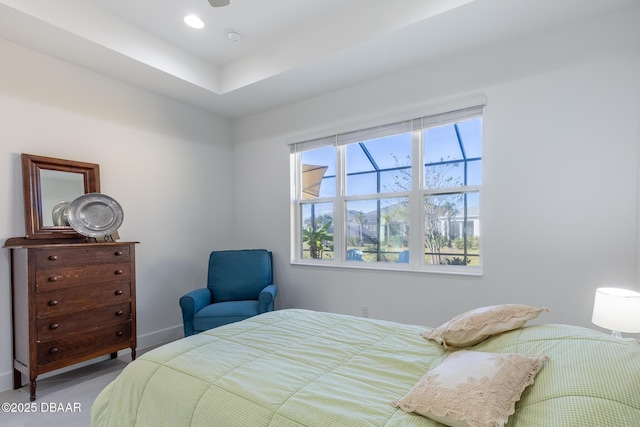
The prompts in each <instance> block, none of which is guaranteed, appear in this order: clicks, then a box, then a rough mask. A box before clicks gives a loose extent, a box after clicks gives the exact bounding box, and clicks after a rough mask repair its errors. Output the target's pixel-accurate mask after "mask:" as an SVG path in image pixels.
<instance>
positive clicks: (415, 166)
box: [409, 130, 424, 268]
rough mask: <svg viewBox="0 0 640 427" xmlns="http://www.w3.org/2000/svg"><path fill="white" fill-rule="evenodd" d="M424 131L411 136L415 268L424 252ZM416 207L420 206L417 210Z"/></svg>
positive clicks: (411, 225)
mask: <svg viewBox="0 0 640 427" xmlns="http://www.w3.org/2000/svg"><path fill="white" fill-rule="evenodd" d="M422 144H423V142H422V131H421V130H414V131H413V132H412V134H411V150H412V153H411V166H412V174H411V177H412V179H411V194H410V195H409V207H410V209H409V254H410V255H409V265H411V266H412V267H413V268H416V267H419V266H421V265H422V262H423V261H422V259H423V257H422V252H423V249H422V247H423V245H422V241H423V239H424V237H423V236H424V227H423V226H422V220H421V218H422V217H423V216H424V208H423V205H424V203H422V201H421V200H420V197H421V196H420V194H421V193H420V189H421V188H422V186H423V182H424V168H423V167H422V166H421V165H422V164H424V162H423V160H422V159H423V154H422V152H423V151H424V150H423V149H422ZM416 206H419V208H418V209H416Z"/></svg>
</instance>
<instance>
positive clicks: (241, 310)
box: [193, 300, 258, 331]
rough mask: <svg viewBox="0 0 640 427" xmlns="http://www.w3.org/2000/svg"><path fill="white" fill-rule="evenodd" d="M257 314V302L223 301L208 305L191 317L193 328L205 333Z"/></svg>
mask: <svg viewBox="0 0 640 427" xmlns="http://www.w3.org/2000/svg"><path fill="white" fill-rule="evenodd" d="M256 314H258V301H257V300H246V301H225V302H219V303H217V304H209V305H208V306H206V307H205V308H203V309H202V310H200V311H198V312H197V313H196V314H195V316H194V317H193V328H194V329H195V330H196V331H205V330H207V329H211V328H217V327H218V326H222V325H226V324H227V323H233V322H238V321H240V320H244V319H248V318H249V317H251V316H255V315H256Z"/></svg>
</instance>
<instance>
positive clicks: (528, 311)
mask: <svg viewBox="0 0 640 427" xmlns="http://www.w3.org/2000/svg"><path fill="white" fill-rule="evenodd" d="M543 311H549V309H548V308H546V307H542V308H536V307H530V306H528V305H520V304H503V305H492V306H488V307H480V308H476V309H474V310H470V311H467V312H466V313H462V314H459V315H458V316H456V317H454V318H453V319H451V320H449V321H448V322H446V323H444V324H442V325H440V326H438V327H437V328H436V329H434V330H432V331H428V332H424V333H423V334H422V336H423V337H425V338H427V339H430V340H434V341H436V342H437V343H439V344H442V345H443V346H444V347H445V348H449V347H467V346H470V345H474V344H477V343H479V342H481V341H483V340H485V339H487V338H489V337H490V336H492V335H496V334H499V333H502V332H506V331H510V330H513V329H518V328H521V327H523V326H524V324H525V323H527V321H528V320H531V319H534V318H536V317H538V315H539V314H540V313H542V312H543Z"/></svg>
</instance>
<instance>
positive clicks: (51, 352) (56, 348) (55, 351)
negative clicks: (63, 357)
mask: <svg viewBox="0 0 640 427" xmlns="http://www.w3.org/2000/svg"><path fill="white" fill-rule="evenodd" d="M57 352H58V347H52V348H50V349H49V354H56V353H57Z"/></svg>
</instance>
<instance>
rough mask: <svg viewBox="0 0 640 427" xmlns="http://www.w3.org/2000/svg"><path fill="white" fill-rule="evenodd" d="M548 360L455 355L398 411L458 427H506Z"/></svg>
mask: <svg viewBox="0 0 640 427" xmlns="http://www.w3.org/2000/svg"><path fill="white" fill-rule="evenodd" d="M545 360H547V356H544V355H540V356H524V355H521V354H515V353H484V352H477V351H467V350H461V351H458V352H455V353H451V354H450V355H449V356H448V357H447V358H446V359H445V361H444V362H442V363H441V364H440V365H439V366H438V367H436V368H434V369H432V370H430V371H429V372H427V373H426V375H424V376H423V377H422V378H421V379H420V380H419V381H418V382H417V383H416V384H415V386H414V387H413V388H412V389H411V390H410V391H409V393H407V395H406V396H404V397H403V398H402V399H399V400H395V401H393V402H391V403H392V405H393V406H395V407H399V408H400V409H402V410H403V411H405V412H415V413H417V414H420V415H422V416H425V417H427V418H430V419H432V420H434V421H437V422H439V423H442V424H445V425H448V426H452V427H503V426H504V425H505V424H506V422H507V420H508V418H509V416H510V415H512V414H513V413H514V412H515V406H516V402H517V401H518V400H520V396H521V395H522V393H523V392H524V390H525V389H526V388H527V387H528V386H530V385H531V384H533V383H534V379H535V376H536V375H537V374H538V372H539V371H540V369H542V366H543V364H544V361H545Z"/></svg>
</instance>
